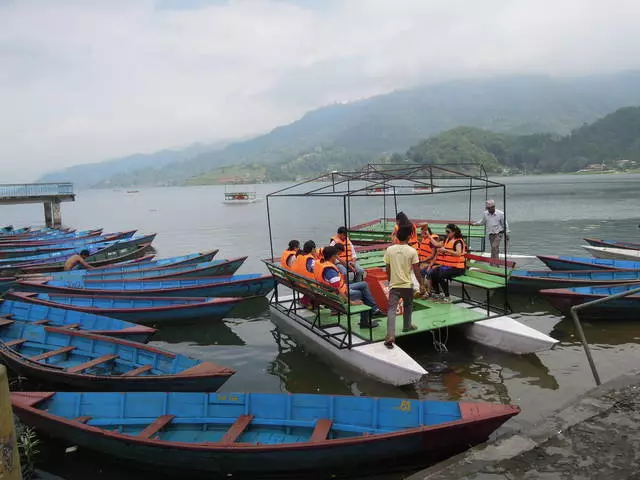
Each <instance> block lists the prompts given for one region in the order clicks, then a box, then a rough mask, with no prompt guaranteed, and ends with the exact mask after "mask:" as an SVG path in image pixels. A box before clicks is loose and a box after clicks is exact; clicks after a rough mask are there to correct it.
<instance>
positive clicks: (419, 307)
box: [306, 299, 487, 342]
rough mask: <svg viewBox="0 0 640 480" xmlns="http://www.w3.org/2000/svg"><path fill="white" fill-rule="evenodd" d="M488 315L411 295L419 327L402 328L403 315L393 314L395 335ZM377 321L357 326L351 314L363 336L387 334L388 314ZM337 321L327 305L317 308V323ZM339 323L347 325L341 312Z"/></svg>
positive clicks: (376, 339)
mask: <svg viewBox="0 0 640 480" xmlns="http://www.w3.org/2000/svg"><path fill="white" fill-rule="evenodd" d="M486 318H487V315H486V314H485V313H483V312H477V311H474V310H472V309H470V308H468V307H464V306H462V305H457V304H456V303H435V302H432V301H429V300H423V299H414V301H413V315H412V323H413V324H414V325H415V326H416V327H418V329H417V330H413V331H411V332H403V331H402V315H398V316H397V317H396V337H403V336H406V335H416V334H420V333H424V332H428V331H431V330H436V329H438V328H443V327H453V326H455V325H462V324H464V323H471V322H476V321H478V320H484V319H486ZM306 320H307V321H308V322H309V323H311V322H312V321H313V317H312V316H309V317H308V318H306ZM375 320H376V321H378V322H379V325H378V326H377V327H376V328H373V329H371V337H370V336H369V335H370V333H369V332H370V330H369V329H368V328H360V327H359V323H360V315H359V314H352V315H351V329H352V332H353V334H354V335H357V336H358V337H360V338H362V339H364V340H367V341H369V340H372V341H374V342H379V341H382V340H384V339H385V337H386V336H387V317H386V316H385V317H376V318H375ZM337 323H338V316H337V315H331V312H330V311H329V310H327V309H321V310H320V326H322V327H329V326H332V325H336V324H337ZM340 326H342V327H344V328H346V327H347V317H346V315H341V316H340Z"/></svg>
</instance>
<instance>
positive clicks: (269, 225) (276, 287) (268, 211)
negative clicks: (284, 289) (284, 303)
mask: <svg viewBox="0 0 640 480" xmlns="http://www.w3.org/2000/svg"><path fill="white" fill-rule="evenodd" d="M266 203H267V225H268V227H269V250H270V251H271V261H272V262H273V261H274V258H275V255H274V254H273V235H272V234H271V212H270V209H269V195H267V198H266ZM274 294H275V298H276V303H278V282H276V285H275V289H274Z"/></svg>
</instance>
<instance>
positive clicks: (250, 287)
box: [13, 273, 274, 297]
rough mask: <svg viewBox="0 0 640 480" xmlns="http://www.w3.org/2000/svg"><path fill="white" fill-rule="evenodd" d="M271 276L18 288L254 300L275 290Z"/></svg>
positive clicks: (23, 284)
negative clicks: (247, 298)
mask: <svg viewBox="0 0 640 480" xmlns="http://www.w3.org/2000/svg"><path fill="white" fill-rule="evenodd" d="M273 287H274V282H273V277H272V276H271V275H262V274H260V273H255V274H254V273H251V274H245V275H234V276H229V277H207V278H192V279H167V280H147V279H144V280H135V279H134V280H122V279H116V280H91V279H90V278H89V277H85V279H84V280H71V281H66V280H50V281H45V280H40V281H19V282H16V283H15V284H14V287H13V288H14V289H15V290H19V291H25V292H41V293H59V294H64V295H96V296H99V295H107V296H138V297H142V296H144V297H254V296H264V295H266V294H267V293H269V292H270V291H271V290H273Z"/></svg>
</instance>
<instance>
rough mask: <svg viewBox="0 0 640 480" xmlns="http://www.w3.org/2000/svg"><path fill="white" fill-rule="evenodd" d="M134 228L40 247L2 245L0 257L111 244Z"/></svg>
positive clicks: (128, 236) (125, 236) (126, 237)
mask: <svg viewBox="0 0 640 480" xmlns="http://www.w3.org/2000/svg"><path fill="white" fill-rule="evenodd" d="M134 233H135V230H131V231H129V232H120V233H112V234H107V235H101V236H98V237H93V238H91V239H89V240H76V241H74V242H68V243H60V244H54V245H44V246H41V247H21V248H19V247H11V248H9V247H3V248H1V249H0V258H13V257H29V256H33V255H44V254H50V253H55V252H60V251H63V250H74V249H77V248H88V247H92V248H95V247H94V245H95V244H105V245H108V244H111V242H116V241H119V240H127V239H130V238H131V237H133V234H134Z"/></svg>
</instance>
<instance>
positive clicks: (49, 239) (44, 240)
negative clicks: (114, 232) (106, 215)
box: [0, 228, 102, 248]
mask: <svg viewBox="0 0 640 480" xmlns="http://www.w3.org/2000/svg"><path fill="white" fill-rule="evenodd" d="M101 234H102V229H101V228H99V229H97V230H85V231H82V232H74V233H65V234H62V235H55V236H46V235H45V236H43V237H36V238H30V239H25V240H11V239H6V240H5V239H4V238H0V248H4V247H18V248H20V247H37V246H43V245H53V244H56V243H61V242H64V241H71V240H84V239H89V238H93V237H97V236H99V235H101Z"/></svg>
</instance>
